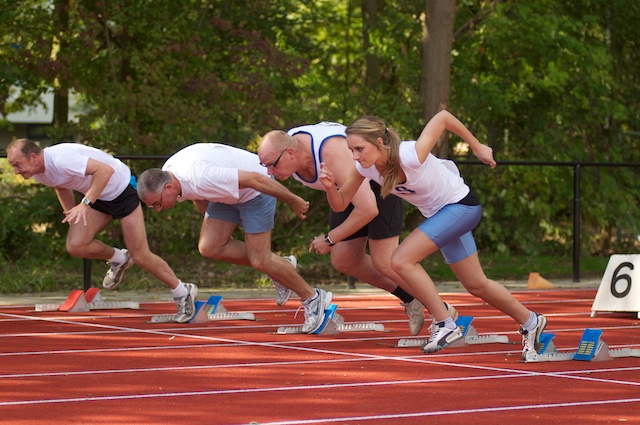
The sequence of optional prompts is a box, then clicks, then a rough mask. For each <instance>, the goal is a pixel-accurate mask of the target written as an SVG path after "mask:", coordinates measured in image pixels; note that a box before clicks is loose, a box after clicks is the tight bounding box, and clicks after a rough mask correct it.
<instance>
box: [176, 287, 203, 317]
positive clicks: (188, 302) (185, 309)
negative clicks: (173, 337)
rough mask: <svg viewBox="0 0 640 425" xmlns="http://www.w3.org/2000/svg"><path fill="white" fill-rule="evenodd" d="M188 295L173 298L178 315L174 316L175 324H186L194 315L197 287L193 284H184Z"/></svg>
mask: <svg viewBox="0 0 640 425" xmlns="http://www.w3.org/2000/svg"><path fill="white" fill-rule="evenodd" d="M184 286H186V287H187V290H188V291H189V293H188V294H187V295H186V296H184V297H182V298H174V300H175V302H176V307H177V309H178V313H177V314H176V322H178V323H187V322H188V321H189V320H191V319H193V316H195V315H196V298H197V296H198V287H197V286H196V285H194V284H193V283H185V284H184Z"/></svg>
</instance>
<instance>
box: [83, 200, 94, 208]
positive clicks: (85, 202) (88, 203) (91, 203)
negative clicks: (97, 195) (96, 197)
mask: <svg viewBox="0 0 640 425" xmlns="http://www.w3.org/2000/svg"><path fill="white" fill-rule="evenodd" d="M80 202H82V203H83V204H85V205H86V206H88V207H90V206H92V205H93V202H91V201H90V200H89V199H88V198H82V201H80Z"/></svg>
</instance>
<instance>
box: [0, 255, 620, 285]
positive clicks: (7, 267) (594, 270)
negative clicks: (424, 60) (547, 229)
mask: <svg viewBox="0 0 640 425" xmlns="http://www.w3.org/2000/svg"><path fill="white" fill-rule="evenodd" d="M295 254H296V255H297V256H298V264H299V268H298V271H299V272H300V274H301V275H302V277H303V278H305V279H306V280H307V281H308V282H309V283H310V284H311V285H313V286H315V285H317V286H322V285H327V284H341V283H344V284H346V276H344V275H342V274H340V273H338V272H336V271H335V270H334V269H333V268H332V267H331V264H330V260H329V257H328V256H317V255H315V254H309V253H306V252H301V253H295ZM165 260H167V262H168V263H169V264H170V265H171V266H172V267H173V269H174V271H175V272H176V275H177V276H178V277H179V278H180V279H182V280H183V281H186V282H194V283H196V284H198V286H199V287H201V288H212V289H215V288H257V287H269V286H270V284H271V283H270V281H269V279H267V278H265V276H264V275H263V274H262V273H260V272H258V271H256V270H254V269H252V268H250V267H241V266H235V265H230V264H227V263H223V262H219V261H212V260H207V259H204V258H202V257H200V255H199V254H198V253H197V252H195V251H194V252H193V253H190V254H187V255H181V256H178V255H172V256H166V257H165ZM480 261H481V263H482V265H483V268H484V271H485V273H486V275H487V276H489V277H490V278H491V279H494V280H497V281H500V280H526V279H527V278H528V276H529V273H531V272H538V273H540V274H541V275H542V276H544V277H545V278H546V279H550V280H553V279H569V280H570V279H572V277H573V258H572V256H571V255H566V256H560V257H558V256H553V257H552V256H545V257H534V258H529V257H519V256H504V255H481V256H480ZM608 261H609V258H608V257H583V258H581V259H580V278H581V279H589V278H601V277H602V275H603V273H604V270H605V269H606V266H607V263H608ZM83 264H84V263H83V260H81V259H78V258H73V257H71V256H69V255H65V254H62V255H60V256H59V257H58V258H53V259H50V260H47V261H40V262H37V261H35V260H33V259H30V258H24V259H22V260H21V261H19V262H17V263H13V264H9V263H8V262H6V261H4V262H3V261H1V260H0V271H1V273H0V292H2V293H38V292H50V291H63V292H67V291H70V290H72V289H77V288H81V287H82V286H83V282H84V280H83V279H84V278H83V276H84V274H83V270H84V268H83ZM422 265H423V267H424V268H425V270H427V272H428V273H429V275H430V276H431V277H432V278H433V280H434V281H435V282H443V281H452V280H453V281H455V280H456V279H455V277H454V275H453V273H452V272H451V270H450V269H449V267H448V266H447V265H446V264H444V262H443V261H442V257H441V256H440V255H439V254H436V255H434V256H432V257H431V258H428V259H426V260H425V261H423V263H422ZM91 268H92V273H91V283H92V286H101V285H102V277H103V276H104V274H105V272H106V271H107V265H106V264H105V263H103V262H101V261H93V262H92V263H91ZM124 287H125V288H126V289H129V290H157V289H162V288H163V286H162V283H160V282H159V281H158V280H157V279H155V278H154V277H153V276H152V275H150V274H149V273H147V272H145V271H144V270H141V269H139V268H137V267H133V268H131V269H129V270H128V271H127V276H126V284H125V286H124Z"/></svg>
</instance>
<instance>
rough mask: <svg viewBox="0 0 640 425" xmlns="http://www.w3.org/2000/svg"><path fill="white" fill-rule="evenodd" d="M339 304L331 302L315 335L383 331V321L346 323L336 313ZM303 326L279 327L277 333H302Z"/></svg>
mask: <svg viewBox="0 0 640 425" xmlns="http://www.w3.org/2000/svg"><path fill="white" fill-rule="evenodd" d="M337 309H338V306H337V305H336V304H329V307H327V309H326V310H325V315H324V321H323V322H322V325H321V326H320V327H319V328H318V329H317V330H316V331H315V332H313V334H314V335H335V334H339V333H341V332H367V331H377V332H383V331H384V325H383V324H382V323H370V322H360V323H345V322H344V318H343V317H342V316H341V315H340V314H338V313H336V310H337ZM301 333H304V332H302V326H281V327H279V328H278V331H277V332H276V334H301Z"/></svg>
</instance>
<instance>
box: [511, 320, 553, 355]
mask: <svg viewBox="0 0 640 425" xmlns="http://www.w3.org/2000/svg"><path fill="white" fill-rule="evenodd" d="M536 316H538V323H537V324H536V327H535V328H533V329H532V330H530V331H526V330H525V329H524V328H523V327H522V326H520V329H518V332H520V334H521V335H522V346H523V347H522V359H523V360H524V359H525V358H526V357H527V354H531V355H534V354H537V353H538V352H539V351H540V348H541V345H540V335H542V332H543V331H544V328H545V327H546V326H547V318H546V317H544V316H543V315H542V314H538V313H536Z"/></svg>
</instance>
